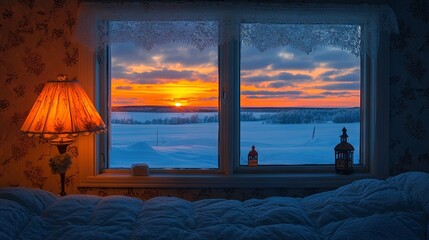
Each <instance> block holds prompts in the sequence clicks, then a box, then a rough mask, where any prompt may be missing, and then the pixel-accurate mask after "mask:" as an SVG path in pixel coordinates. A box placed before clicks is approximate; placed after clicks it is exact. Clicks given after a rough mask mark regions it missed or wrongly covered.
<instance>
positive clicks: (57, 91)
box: [21, 74, 107, 196]
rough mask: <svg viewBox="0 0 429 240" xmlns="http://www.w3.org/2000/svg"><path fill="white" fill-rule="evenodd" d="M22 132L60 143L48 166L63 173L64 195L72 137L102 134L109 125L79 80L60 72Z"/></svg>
mask: <svg viewBox="0 0 429 240" xmlns="http://www.w3.org/2000/svg"><path fill="white" fill-rule="evenodd" d="M21 131H22V132H24V133H26V134H27V135H28V136H30V137H32V136H36V137H37V136H42V137H44V138H46V139H49V140H50V143H51V144H52V145H55V146H57V148H58V151H59V153H60V154H59V155H58V156H55V157H54V158H51V159H50V160H49V166H50V167H51V170H52V173H55V174H56V173H59V174H60V177H61V193H60V195H61V196H64V195H66V192H65V191H64V181H65V172H66V170H67V169H68V168H69V167H70V164H71V157H70V156H69V155H68V154H67V153H66V150H67V146H68V145H70V144H72V143H73V142H74V139H73V137H77V136H78V135H80V134H82V135H89V134H91V133H102V132H105V131H107V127H106V125H105V124H104V122H103V120H102V119H101V117H100V115H99V114H98V112H97V110H96V109H95V107H94V105H93V104H92V102H91V100H90V99H89V97H88V95H86V93H85V91H84V90H83V89H82V87H81V86H80V85H79V83H78V82H77V80H69V79H68V78H67V75H64V74H60V75H58V77H57V80H52V81H48V82H47V83H46V85H45V87H44V88H43V90H42V92H41V93H40V95H39V97H38V98H37V100H36V102H35V103H34V105H33V108H32V109H31V111H30V113H29V114H28V116H27V119H26V120H25V122H24V124H23V125H22V128H21Z"/></svg>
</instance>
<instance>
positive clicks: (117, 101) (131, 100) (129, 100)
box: [113, 97, 142, 105]
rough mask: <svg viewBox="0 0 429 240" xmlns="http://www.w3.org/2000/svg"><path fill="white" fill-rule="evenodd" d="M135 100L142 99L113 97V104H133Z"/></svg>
mask: <svg viewBox="0 0 429 240" xmlns="http://www.w3.org/2000/svg"><path fill="white" fill-rule="evenodd" d="M137 101H142V100H141V99H138V98H121V97H115V98H113V104H114V105H135V104H136V102H137Z"/></svg>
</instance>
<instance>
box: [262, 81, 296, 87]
mask: <svg viewBox="0 0 429 240" xmlns="http://www.w3.org/2000/svg"><path fill="white" fill-rule="evenodd" d="M291 85H292V84H291V83H288V82H284V81H276V82H271V83H270V84H268V87H270V88H282V87H285V86H291Z"/></svg>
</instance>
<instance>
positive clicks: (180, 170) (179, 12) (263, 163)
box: [78, 3, 390, 187]
mask: <svg viewBox="0 0 429 240" xmlns="http://www.w3.org/2000/svg"><path fill="white" fill-rule="evenodd" d="M170 4H171V3H170ZM161 5H162V4H161ZM161 5H159V6H158V5H156V6H154V7H153V8H151V7H147V6H143V7H142V8H141V9H140V11H137V8H134V7H133V9H131V8H128V7H126V6H125V7H124V6H121V9H120V10H118V12H119V13H121V12H122V14H123V13H127V14H128V15H127V14H123V15H118V16H116V15H115V13H112V10H110V9H111V8H108V7H106V8H102V9H101V10H100V8H99V7H100V6H97V7H98V9H97V12H98V13H97V14H99V15H97V17H96V20H97V21H95V22H97V24H98V25H97V26H98V28H97V29H98V31H96V34H97V37H98V42H97V47H96V49H97V51H95V54H96V55H97V58H96V59H97V62H95V63H91V58H90V57H89V58H85V59H87V60H88V62H90V64H91V65H92V66H93V68H92V69H90V70H88V71H84V72H86V74H87V76H90V75H91V73H93V74H94V73H95V75H96V79H98V81H96V82H95V83H94V82H92V83H91V82H89V83H88V85H89V88H91V86H92V88H93V89H94V93H95V95H96V96H95V100H96V102H97V103H98V105H99V107H100V112H101V113H102V115H104V117H105V119H107V121H106V122H110V123H111V124H110V126H109V130H110V131H109V134H108V135H106V136H100V137H98V140H97V141H96V147H95V149H97V152H92V154H94V155H93V156H95V159H97V160H95V161H94V163H91V162H90V163H88V164H86V167H85V166H84V168H85V169H86V170H85V171H82V172H83V174H82V175H84V177H83V181H82V182H83V183H84V184H86V185H91V184H95V185H97V184H102V183H103V182H110V181H113V182H115V183H116V184H118V185H121V184H125V185H126V184H131V183H132V184H133V185H135V184H137V185H142V186H169V187H171V186H176V185H179V186H202V185H204V184H206V185H204V186H208V185H211V186H247V185H248V184H249V182H250V183H255V184H256V185H257V186H262V185H267V186H276V185H279V183H275V182H276V181H275V179H279V177H280V178H283V179H288V180H290V181H288V182H286V183H281V184H280V186H285V185H288V184H294V183H296V182H297V181H296V177H299V178H302V177H303V176H306V179H310V180H311V181H312V183H316V184H319V182H320V178H325V179H327V181H325V182H329V181H330V183H333V182H335V181H337V180H338V179H343V180H344V179H345V181H351V180H352V179H355V178H359V177H362V176H378V177H380V176H385V175H386V169H387V167H388V164H387V163H388V162H387V155H388V153H387V139H388V127H387V126H388V124H387V123H388V113H387V108H388V101H387V99H388V94H387V93H388V91H385V89H387V87H388V84H387V79H388V71H387V67H388V62H387V60H388V58H387V55H386V53H387V52H388V45H385V44H378V43H379V42H383V43H386V42H387V39H388V32H389V30H390V26H387V27H383V26H382V24H381V23H383V21H382V20H383V19H384V17H385V16H386V14H385V15H383V14H384V13H386V12H387V13H390V11H389V10H388V9H387V10H386V8H383V7H373V8H371V7H369V8H368V9H366V10H368V11H367V14H356V12H357V10H356V8H359V7H351V6H344V7H342V6H325V8H323V9H318V8H296V7H290V9H289V8H288V6H287V5H284V6H283V5H281V6H282V7H280V8H278V6H277V5H276V4H267V6H266V7H262V8H259V7H258V6H250V7H249V6H247V7H245V6H240V10H244V11H238V8H236V7H237V6H235V9H234V6H223V5H220V6H218V5H215V6H213V7H207V6H204V5H198V6H197V7H196V6H195V5H192V4H189V5H187V4H183V5H182V4H179V5H174V4H172V5H174V8H175V10H176V11H174V13H173V14H171V15H164V14H163V13H164V12H163V7H165V6H164V5H162V6H163V7H160V6H161ZM226 5H228V4H226ZM276 6H277V7H276ZM243 7H244V8H245V9H242V8H243ZM92 8H94V6H93V5H91V4H87V5H85V4H84V6H83V8H82V9H83V10H82V9H81V11H82V12H85V11H86V10H88V9H92ZM122 8H125V10H124V9H122ZM85 9H86V10H85ZM88 11H89V10H88ZM318 11H323V14H319V12H318ZM100 12H101V13H106V14H105V15H103V14H101V15H100ZM170 12H171V11H170ZM107 13H108V14H107ZM133 13H134V15H133ZM137 13H138V14H137ZM143 13H146V14H143ZM87 14H89V13H87ZM116 14H117V13H116ZM387 15H389V14H387ZM100 16H104V17H100ZM255 16H256V17H255ZM118 19H119V20H118ZM127 22H128V23H127ZM130 23H131V24H130ZM122 24H123V25H122ZM383 24H385V23H383ZM179 25H183V26H185V27H184V28H181V27H180V26H179ZM78 27H79V24H78ZM192 31H194V32H192ZM195 31H197V32H198V34H194V33H195ZM92 34H94V33H92ZM89 41H92V40H89ZM127 42H131V43H132V44H128V43H127ZM118 43H119V44H118ZM133 44H134V45H135V46H137V47H135V46H133ZM147 49H149V51H146V50H147ZM191 62H192V64H191ZM81 64H85V61H83V62H81ZM299 65H301V66H299ZM209 72H210V74H209ZM82 75H85V73H84V74H82ZM136 83H138V84H136ZM196 86H197V87H199V89H200V90H201V91H203V92H204V91H206V94H205V95H204V96H203V95H198V94H199V93H196V92H192V88H194V87H196ZM168 88H170V89H174V90H175V91H171V90H170V92H168V90H167V89H168ZM185 89H186V91H185ZM109 91H110V92H109ZM186 92H188V93H189V94H187V95H186V94H184V93H186ZM97 93H98V94H97ZM140 93H142V94H140ZM121 94H122V95H121ZM145 98H146V99H145ZM154 106H156V107H154ZM136 111H137V112H136ZM148 111H149V112H150V113H148ZM181 111H182V112H181ZM183 111H188V112H186V113H184V112H183ZM164 112H168V116H163V114H164ZM143 115H145V116H143ZM175 115H180V117H176V116H175ZM137 116H138V117H137ZM148 116H149V117H148ZM303 117H305V118H306V119H303ZM294 118H295V119H298V120H299V121H300V122H298V123H300V124H292V125H291V124H284V123H296V122H294V121H296V120H292V119H294ZM307 118H310V119H307ZM212 120H213V121H212ZM336 122H339V123H336ZM178 123H184V124H180V125H179V124H178ZM191 123H197V124H191ZM302 123H307V124H302ZM308 123H310V124H308ZM345 124H347V128H348V131H349V133H350V134H349V135H350V136H351V138H350V139H353V140H351V141H352V144H353V145H354V146H355V148H356V152H355V156H354V159H355V166H356V168H355V172H356V174H354V175H353V176H350V177H348V178H344V176H337V175H335V174H333V172H334V171H333V162H334V151H333V148H334V146H335V144H336V143H338V142H339V137H338V136H339V135H340V134H341V129H342V127H343V126H344V125H345ZM133 125H135V126H133ZM191 129H192V130H191ZM193 131H199V132H195V133H193ZM272 132H275V133H276V134H271V133H272ZM184 133H186V135H184ZM304 135H305V137H304V138H300V136H304ZM291 136H292V137H291ZM352 136H353V138H352ZM167 137H168V138H169V139H170V140H169V139H166V138H167ZM182 137H183V139H180V138H182ZM194 137H195V138H194ZM171 139H174V141H172V140H171ZM167 142H169V143H167ZM172 142H174V144H171V143H172ZM204 142H207V143H208V144H206V145H204V144H205V143H204ZM333 143H335V144H334V145H333ZM169 144H170V145H169ZM252 145H256V148H257V149H258V150H259V153H260V157H261V158H260V159H261V160H260V163H259V165H258V166H257V167H248V166H247V153H248V152H249V150H251V146H252ZM130 151H134V155H133V154H129V153H130ZM89 152H91V151H90V150H89ZM151 154H152V155H151ZM87 156H91V153H88V155H87ZM93 158H94V157H93ZM151 159H153V161H152V162H151V163H150V164H149V166H150V167H151V173H153V174H151V176H150V177H149V178H148V179H147V181H146V182H142V181H141V180H139V179H136V178H134V179H132V178H131V179H130V178H129V177H126V176H129V171H130V170H129V169H128V168H129V166H130V164H131V163H133V162H134V161H138V162H147V161H151ZM206 160H207V161H206ZM118 168H119V169H118ZM120 168H125V169H120ZM254 173H260V174H254ZM298 173H299V174H298ZM121 174H122V175H121ZM261 174H262V175H261ZM271 174H274V175H271ZM279 174H280V175H279ZM294 174H298V175H294ZM302 174H304V175H302ZM314 174H319V175H314ZM320 174H322V175H320ZM323 174H324V175H323ZM112 176H124V177H123V178H120V179H122V180H119V182H118V179H116V180H113V179H112ZM205 176H207V177H205ZM261 178H262V179H261ZM124 179H126V180H124ZM178 179H180V180H178ZM294 179H295V180H294ZM195 180H197V182H195ZM191 182H192V183H191ZM256 182H258V183H256ZM304 182H305V181H304ZM322 182H323V181H322ZM173 183H174V184H173ZM300 184H301V183H298V185H300ZM306 184H308V182H306Z"/></svg>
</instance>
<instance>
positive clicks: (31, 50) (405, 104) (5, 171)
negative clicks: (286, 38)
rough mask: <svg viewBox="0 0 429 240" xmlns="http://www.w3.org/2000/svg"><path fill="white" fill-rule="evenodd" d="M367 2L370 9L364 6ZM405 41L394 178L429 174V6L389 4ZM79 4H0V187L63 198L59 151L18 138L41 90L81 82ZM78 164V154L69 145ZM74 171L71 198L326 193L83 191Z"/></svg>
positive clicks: (395, 103) (394, 94)
mask: <svg viewBox="0 0 429 240" xmlns="http://www.w3.org/2000/svg"><path fill="white" fill-rule="evenodd" d="M367 2H369V1H367ZM389 4H390V6H391V7H392V9H393V10H394V11H395V13H396V14H397V19H398V22H399V27H400V34H398V35H392V37H391V52H390V55H391V79H390V104H391V106H390V151H389V152H388V153H386V154H389V157H390V173H391V175H396V174H399V173H402V172H406V171H414V170H419V171H426V172H429V132H428V131H429V73H428V70H429V69H428V68H429V1H427V0H408V1H394V0H392V1H389ZM77 9H78V0H43V1H42V0H2V1H1V2H0V14H1V16H0V93H1V94H0V126H2V128H1V130H0V186H22V187H33V188H41V189H45V190H48V191H52V192H54V193H59V191H60V184H59V176H58V175H54V174H52V173H51V171H50V168H49V166H48V159H49V158H50V157H51V156H52V155H55V154H56V153H57V149H56V148H55V147H52V146H51V145H49V144H48V142H47V141H45V140H40V139H37V138H29V137H27V136H25V135H23V134H22V133H21V132H20V127H21V125H22V123H23V121H24V120H25V117H26V116H27V113H28V111H29V110H30V108H31V106H32V105H33V103H34V101H35V100H36V98H37V96H38V94H39V93H40V92H41V90H42V88H43V86H44V83H45V82H46V81H47V80H48V79H53V78H54V77H56V76H57V74H59V73H65V74H68V75H69V77H70V78H73V77H75V76H77V72H78V67H77V66H78V60H79V57H78V48H77V45H76V44H75V43H73V42H72V40H71V39H72V38H71V36H72V32H73V29H74V25H75V20H76V15H77ZM68 152H69V154H71V155H72V156H73V157H74V159H76V158H77V157H78V155H79V151H78V149H77V148H76V147H75V146H73V145H71V146H70V147H69V148H68ZM78 173H79V169H78V166H77V164H76V163H74V164H72V166H71V169H69V170H68V171H67V175H66V191H67V192H68V193H88V194H97V195H102V196H104V195H110V194H123V195H128V196H136V197H140V198H143V199H147V198H150V197H154V196H159V195H166V196H178V197H182V198H186V199H189V200H196V199H202V198H211V197H218V198H234V199H247V198H252V197H257V198H262V197H267V196H271V195H281V196H304V195H308V194H312V193H315V192H320V191H324V190H327V189H316V188H305V189H291V188H288V189H285V188H281V189H267V188H264V189H262V188H257V189H255V188H246V189H237V188H213V189H211V188H205V189H187V188H180V189H164V188H163V189H153V188H146V189H138V188H126V189H124V188H122V189H121V188H78V187H77V174H78Z"/></svg>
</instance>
